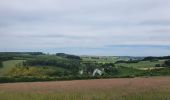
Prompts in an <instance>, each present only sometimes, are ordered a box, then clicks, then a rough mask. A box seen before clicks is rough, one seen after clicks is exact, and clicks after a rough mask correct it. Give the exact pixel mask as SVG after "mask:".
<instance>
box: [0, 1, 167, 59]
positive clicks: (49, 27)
mask: <svg viewBox="0 0 170 100" xmlns="http://www.w3.org/2000/svg"><path fill="white" fill-rule="evenodd" d="M0 51H43V52H51V53H54V52H65V53H73V54H80V55H87V54H88V55H110V56H111V55H112V56H114V55H132V56H148V55H152V56H159V55H170V0H0Z"/></svg>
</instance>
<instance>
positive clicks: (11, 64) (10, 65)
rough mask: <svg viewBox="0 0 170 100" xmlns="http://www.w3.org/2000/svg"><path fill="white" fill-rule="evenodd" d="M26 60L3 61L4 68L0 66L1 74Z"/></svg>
mask: <svg viewBox="0 0 170 100" xmlns="http://www.w3.org/2000/svg"><path fill="white" fill-rule="evenodd" d="M23 61H24V60H8V61H4V62H3V68H0V76H1V75H4V74H6V72H8V71H9V70H11V69H12V68H14V67H16V65H17V64H20V63H22V62H23Z"/></svg>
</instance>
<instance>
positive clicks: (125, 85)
mask: <svg viewBox="0 0 170 100" xmlns="http://www.w3.org/2000/svg"><path fill="white" fill-rule="evenodd" d="M42 94H43V95H42ZM169 94H170V77H149V78H118V79H98V80H76V81H59V82H58V81H54V82H33V83H5V84H0V98H1V99H2V100H170V95H169Z"/></svg>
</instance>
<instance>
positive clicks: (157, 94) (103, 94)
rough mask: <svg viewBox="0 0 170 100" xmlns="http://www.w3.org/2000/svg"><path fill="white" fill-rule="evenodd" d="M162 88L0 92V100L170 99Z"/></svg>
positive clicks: (169, 92)
mask: <svg viewBox="0 0 170 100" xmlns="http://www.w3.org/2000/svg"><path fill="white" fill-rule="evenodd" d="M169 94H170V90H164V89H161V88H160V89H151V88H150V89H144V90H142V91H141V90H137V89H134V90H133V89H129V88H128V89H122V88H120V89H102V90H100V89H97V90H84V91H82V90H81V91H69V92H68V91H64V92H56V93H19V92H16V93H12V92H0V99H1V100H170V95H169Z"/></svg>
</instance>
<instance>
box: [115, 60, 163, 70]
mask: <svg viewBox="0 0 170 100" xmlns="http://www.w3.org/2000/svg"><path fill="white" fill-rule="evenodd" d="M163 63H164V61H163V60H159V61H140V62H138V63H119V64H115V65H116V66H124V67H129V68H136V69H142V68H155V65H156V64H160V65H161V64H163Z"/></svg>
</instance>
